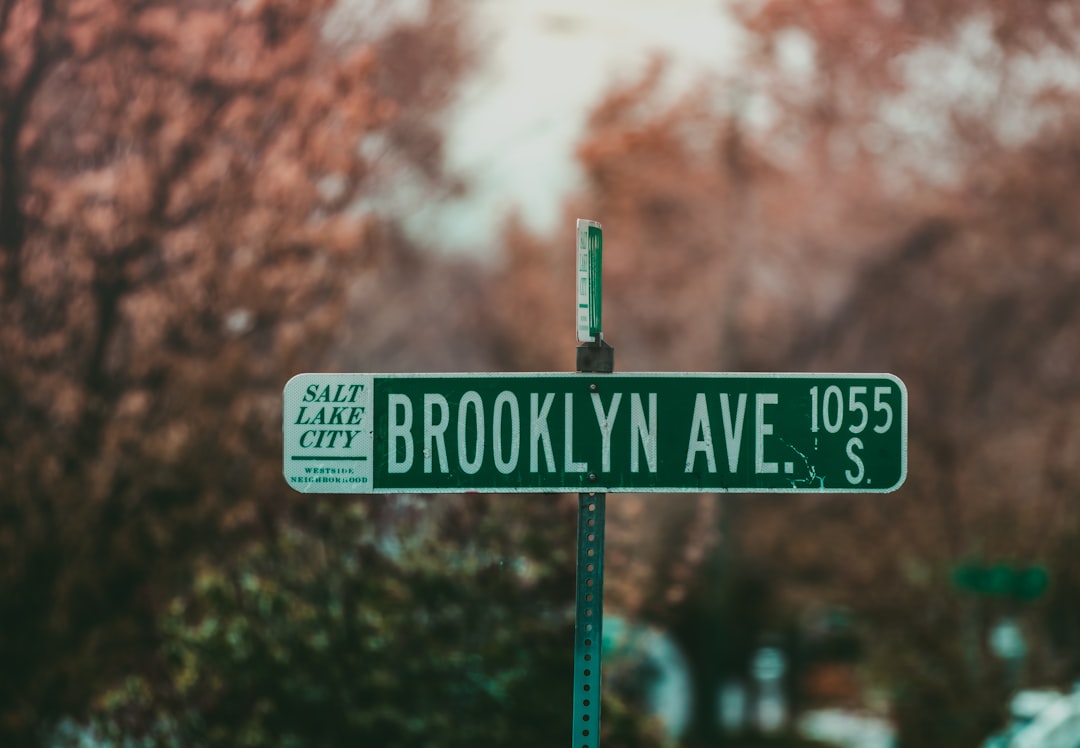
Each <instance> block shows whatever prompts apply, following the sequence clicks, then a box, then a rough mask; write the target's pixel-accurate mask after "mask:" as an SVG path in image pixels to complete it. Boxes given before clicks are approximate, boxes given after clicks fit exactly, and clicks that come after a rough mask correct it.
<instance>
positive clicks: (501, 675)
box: [71, 496, 662, 748]
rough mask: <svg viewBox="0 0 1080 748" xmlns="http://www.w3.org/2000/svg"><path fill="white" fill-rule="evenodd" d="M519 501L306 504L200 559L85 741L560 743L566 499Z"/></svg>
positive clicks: (565, 701)
mask: <svg viewBox="0 0 1080 748" xmlns="http://www.w3.org/2000/svg"><path fill="white" fill-rule="evenodd" d="M526 501H528V500H521V501H518V500H515V499H513V498H506V497H494V498H484V497H477V496H470V497H467V498H464V499H453V498H450V497H438V498H437V499H433V500H430V501H426V500H423V501H422V500H419V499H417V498H414V497H398V498H396V499H395V498H393V497H390V498H388V499H387V502H388V503H386V504H384V505H383V506H382V507H375V506H372V505H369V504H366V503H363V502H352V503H343V502H342V500H341V499H340V498H337V499H335V500H333V501H324V502H320V503H319V504H318V506H317V511H316V512H315V515H316V516H315V518H314V521H313V522H312V526H311V527H310V528H309V529H300V528H299V527H286V528H284V530H283V532H282V533H281V534H280V535H279V536H278V537H277V538H276V539H275V540H274V541H273V542H271V543H267V544H256V545H254V546H251V547H249V548H247V549H245V550H243V551H242V552H240V553H238V554H236V555H235V556H233V557H232V558H230V559H228V560H226V561H225V562H223V563H206V564H203V565H201V567H200V571H199V572H198V574H197V576H196V578H195V581H194V584H193V586H192V588H191V589H190V590H188V591H187V592H185V593H184V594H183V595H182V596H180V597H178V598H176V599H175V600H174V601H173V602H172V603H171V604H170V606H169V607H168V611H167V613H166V614H165V616H164V619H163V629H164V631H163V638H164V641H163V646H162V652H163V656H162V658H161V661H160V663H159V664H160V669H159V670H158V673H159V675H158V676H157V677H156V678H154V677H151V678H146V677H142V678H133V679H129V680H127V681H125V682H123V683H122V684H121V685H120V686H118V687H117V688H116V689H114V690H113V691H112V692H110V693H108V694H106V695H104V696H103V697H102V698H100V699H99V700H98V707H97V710H96V718H95V720H94V721H93V723H92V724H93V729H92V731H91V732H90V733H84V734H92V735H95V736H96V737H97V738H98V739H104V740H109V741H111V742H113V743H120V742H122V741H123V740H125V739H128V740H130V739H139V738H149V739H151V740H153V741H154V742H155V743H156V744H169V743H170V742H172V743H175V744H179V745H191V744H198V745H208V746H217V745H221V746H247V745H250V746H304V745H352V744H367V743H374V744H378V745H382V746H400V747H406V746H427V745H445V746H470V747H472V746H505V745H509V744H513V745H515V746H517V745H520V746H526V747H527V746H548V745H552V744H556V743H560V742H565V740H566V739H567V737H568V736H569V731H570V728H571V725H570V721H569V719H568V716H567V713H568V706H569V705H570V703H571V696H572V695H571V678H570V677H569V676H570V673H571V670H572V662H571V654H572V647H571V646H570V638H571V637H570V635H569V630H570V623H571V622H570V620H569V618H570V614H571V610H572V606H571V605H570V601H569V600H568V599H567V598H568V593H569V591H570V589H571V588H572V584H573V578H572V569H571V564H570V563H569V562H570V560H571V559H570V555H571V553H572V551H571V550H570V545H569V544H568V543H565V542H560V541H562V540H564V539H565V538H563V537H560V535H565V533H561V532H560V531H561V530H563V529H565V528H564V527H562V524H563V523H565V521H567V520H569V519H571V517H570V515H571V514H572V512H573V507H572V505H571V503H569V502H563V503H562V504H561V505H555V506H551V505H543V504H538V503H536V502H531V501H530V502H528V505H526V504H525V502H526ZM388 512H389V513H390V514H391V515H396V516H387V515H388ZM523 515H524V516H527V517H529V518H532V519H533V520H540V521H533V522H523V521H522V519H523ZM406 516H411V519H412V521H411V522H408V523H403V522H401V521H400V520H402V519H404V518H405V517H406ZM553 517H555V518H558V519H561V520H562V522H552V521H551V519H552V518H553ZM388 520H392V521H388ZM403 528H404V530H405V532H404V533H403V532H402V530H403ZM560 549H561V550H560ZM605 712H606V713H605V721H604V724H603V728H604V732H603V737H604V741H605V743H611V744H616V745H621V746H627V747H628V748H632V747H633V746H651V745H660V744H662V740H661V739H660V738H659V737H658V736H655V735H654V736H650V734H649V733H648V732H647V731H643V730H642V727H641V719H640V717H639V716H638V715H634V714H632V713H631V712H629V711H627V710H626V709H624V708H622V706H621V704H620V703H619V702H618V701H615V700H612V699H611V698H610V696H609V697H608V699H607V700H606V702H605ZM71 737H72V738H74V739H75V740H76V742H77V739H78V737H79V735H78V734H77V733H75V734H73V735H72V736H71Z"/></svg>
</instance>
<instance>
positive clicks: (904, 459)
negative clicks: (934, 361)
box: [876, 372, 908, 493]
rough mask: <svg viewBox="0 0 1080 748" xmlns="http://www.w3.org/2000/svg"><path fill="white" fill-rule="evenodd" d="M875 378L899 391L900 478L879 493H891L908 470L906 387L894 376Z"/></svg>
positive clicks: (900, 484) (898, 486)
mask: <svg viewBox="0 0 1080 748" xmlns="http://www.w3.org/2000/svg"><path fill="white" fill-rule="evenodd" d="M876 376H882V377H884V378H886V379H891V380H892V381H893V382H895V383H896V387H897V389H898V390H899V391H900V477H899V478H897V480H896V483H895V484H894V485H893V486H892V487H891V488H887V489H885V490H884V491H881V493H892V492H893V491H896V490H897V489H899V488H900V486H902V485H904V481H906V480H907V469H908V393H907V385H906V384H904V380H903V379H901V378H900V377H898V376H896V375H895V374H890V373H888V372H882V373H881V374H878V375H876Z"/></svg>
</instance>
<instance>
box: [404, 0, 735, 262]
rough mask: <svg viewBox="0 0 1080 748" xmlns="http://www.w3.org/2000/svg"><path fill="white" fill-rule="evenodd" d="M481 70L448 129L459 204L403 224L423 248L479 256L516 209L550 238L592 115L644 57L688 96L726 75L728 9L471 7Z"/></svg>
mask: <svg viewBox="0 0 1080 748" xmlns="http://www.w3.org/2000/svg"><path fill="white" fill-rule="evenodd" d="M470 2H471V3H472V5H473V6H474V7H475V11H474V18H473V24H474V28H475V33H476V38H477V40H478V42H479V44H480V45H481V64H480V65H479V67H478V69H477V71H476V72H475V73H474V74H473V75H472V76H471V77H470V78H469V79H467V80H466V81H465V84H464V87H463V89H462V91H461V94H460V96H459V97H458V100H457V101H456V103H455V104H454V106H453V107H452V108H451V109H450V111H449V113H448V117H447V121H446V130H445V133H446V136H447V142H446V157H447V167H448V169H449V170H450V172H451V173H453V174H455V175H457V176H460V177H461V178H463V179H464V180H465V182H466V184H467V186H468V192H467V194H466V195H465V196H464V197H462V198H460V199H452V200H447V201H439V202H432V203H429V204H427V206H426V207H424V208H423V209H421V210H420V211H417V212H414V213H413V214H412V215H411V216H409V218H408V219H407V228H408V230H409V231H410V233H411V234H412V235H413V236H414V237H415V238H417V239H420V240H421V241H423V242H424V243H425V244H428V245H430V246H433V247H435V248H437V249H441V250H447V251H452V252H471V253H477V254H486V253H488V252H490V251H491V249H492V248H493V247H494V244H495V241H496V239H497V236H498V231H499V228H500V226H501V225H502V222H503V221H504V220H505V218H506V216H507V215H508V214H509V213H510V212H511V211H512V210H513V209H515V208H517V209H519V210H520V211H521V213H522V215H523V217H524V219H525V221H526V224H527V225H528V226H529V227H530V228H532V229H533V230H535V231H538V232H546V231H551V230H553V229H554V228H555V225H554V224H555V222H556V220H557V219H558V218H559V217H560V209H561V206H562V204H563V201H564V199H565V198H566V197H567V195H568V194H569V193H570V192H571V191H573V190H574V188H575V187H576V186H578V185H579V184H580V179H581V174H580V171H579V169H578V166H577V164H576V163H575V161H574V148H575V146H576V144H577V142H578V140H579V139H580V136H581V134H582V131H583V127H584V124H585V120H586V118H587V116H588V114H589V111H590V110H591V108H592V107H593V106H594V105H595V104H596V103H597V102H598V101H599V100H600V98H601V97H602V96H603V94H604V92H605V91H606V90H607V89H608V88H609V87H610V86H611V85H612V84H614V83H616V82H618V81H623V80H627V79H633V78H635V77H636V76H637V75H639V74H640V73H641V72H642V71H643V70H644V68H645V66H646V65H647V64H648V62H649V60H650V59H651V57H652V55H654V54H655V53H657V52H661V53H664V54H666V55H667V56H669V58H670V60H671V63H672V65H671V69H670V71H669V78H670V80H671V85H673V86H676V87H685V86H689V85H690V84H691V83H692V82H693V81H694V80H696V79H697V77H698V76H699V74H701V73H704V72H710V71H724V70H726V69H729V68H730V66H731V65H732V64H733V62H734V60H735V57H736V53H737V51H738V50H737V44H738V37H737V31H736V29H735V27H734V24H733V23H732V22H731V21H730V20H729V16H728V14H727V12H726V10H725V5H724V3H725V0H470Z"/></svg>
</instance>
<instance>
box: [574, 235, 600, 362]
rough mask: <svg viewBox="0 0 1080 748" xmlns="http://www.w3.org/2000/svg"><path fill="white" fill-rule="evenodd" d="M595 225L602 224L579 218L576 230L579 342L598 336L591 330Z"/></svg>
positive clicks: (576, 303)
mask: <svg viewBox="0 0 1080 748" xmlns="http://www.w3.org/2000/svg"><path fill="white" fill-rule="evenodd" d="M593 226H595V227H596V228H597V229H599V227H600V224H599V223H597V222H596V221H590V220H588V219H586V218H579V219H577V225H576V231H575V239H576V241H575V250H576V258H575V263H574V266H575V270H576V278H575V283H576V286H575V289H574V292H575V298H574V301H575V303H574V316H575V320H576V328H577V341H578V342H579V343H588V342H591V341H592V340H594V339H595V338H596V335H595V334H594V333H591V332H590V329H591V321H592V310H591V305H590V302H591V296H590V289H591V281H590V277H589V270H590V264H589V230H590V228H591V227H593Z"/></svg>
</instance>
